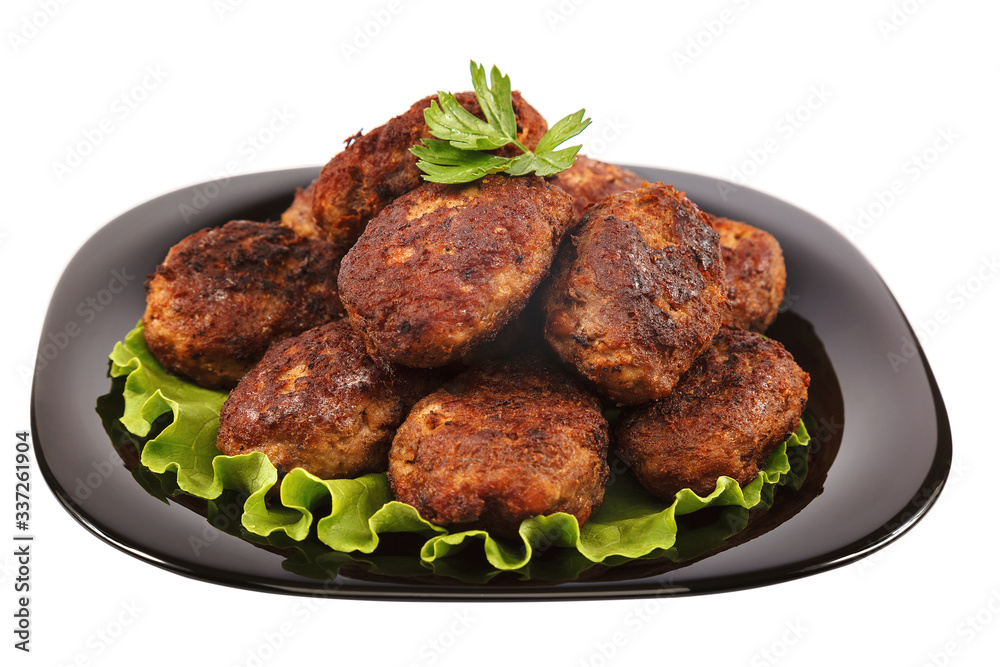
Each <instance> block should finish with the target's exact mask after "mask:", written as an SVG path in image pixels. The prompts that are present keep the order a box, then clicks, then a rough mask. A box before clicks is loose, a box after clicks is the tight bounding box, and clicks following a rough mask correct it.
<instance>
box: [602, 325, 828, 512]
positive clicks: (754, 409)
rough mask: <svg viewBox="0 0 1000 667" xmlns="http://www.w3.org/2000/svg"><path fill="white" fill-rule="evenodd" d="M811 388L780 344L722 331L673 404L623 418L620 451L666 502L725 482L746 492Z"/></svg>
mask: <svg viewBox="0 0 1000 667" xmlns="http://www.w3.org/2000/svg"><path fill="white" fill-rule="evenodd" d="M808 388H809V374H808V373H806V372H804V371H803V370H802V369H801V368H799V366H798V364H796V363H795V360H794V359H792V355H790V354H789V353H788V352H787V351H786V350H785V348H784V347H783V346H782V345H781V343H779V342H777V341H774V340H769V339H767V338H764V337H763V336H760V335H759V334H755V333H752V332H748V331H740V330H738V329H722V330H721V331H719V335H718V336H716V337H715V339H714V340H713V341H712V345H711V346H710V347H709V348H708V349H707V350H706V351H705V353H704V354H702V355H701V356H700V357H698V360H697V361H696V362H695V363H694V365H693V366H692V367H691V368H690V369H689V370H688V372H687V373H685V374H684V376H683V377H682V378H681V380H680V381H679V382H678V383H677V385H676V386H675V387H674V390H673V391H672V392H671V393H670V395H669V396H667V397H666V398H664V399H661V400H659V401H655V402H653V403H649V404H646V405H640V406H637V407H635V408H631V409H628V410H626V411H624V412H623V413H622V416H621V419H620V421H619V422H618V424H617V425H616V426H615V447H616V449H617V451H618V453H619V454H620V455H621V457H622V460H624V461H625V463H626V464H627V465H628V466H629V468H630V469H631V470H632V472H633V473H634V474H635V476H636V478H637V479H638V480H639V482H640V483H641V484H642V485H643V487H645V488H646V490H647V491H649V492H650V493H651V494H653V495H654V496H656V497H658V498H661V499H663V500H666V501H668V502H669V501H671V500H673V496H674V494H675V493H677V491H679V490H680V489H683V488H690V489H692V490H693V491H694V492H695V493H697V494H699V495H706V494H708V493H711V492H712V491H713V490H714V489H715V484H716V480H717V479H718V478H719V477H720V476H722V475H727V476H729V477H732V478H733V479H735V480H736V481H737V482H739V483H740V485H744V484H747V483H749V482H750V481H752V480H753V479H754V477H756V476H757V473H758V472H759V471H760V467H761V466H762V465H763V463H764V462H765V461H766V460H767V457H768V456H770V455H771V453H772V452H773V451H774V450H775V448H776V447H777V446H778V445H780V444H781V443H782V442H784V441H785V440H786V439H787V438H788V436H789V435H791V434H792V432H793V431H794V430H795V428H796V426H797V425H798V421H799V417H801V416H802V411H803V410H804V409H805V406H806V392H807V389H808Z"/></svg>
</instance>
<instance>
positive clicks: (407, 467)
mask: <svg viewBox="0 0 1000 667" xmlns="http://www.w3.org/2000/svg"><path fill="white" fill-rule="evenodd" d="M607 434H608V424H607V421H605V419H604V415H603V413H602V410H601V404H600V402H599V401H598V400H597V398H595V397H594V396H593V395H591V394H589V393H588V392H586V391H585V390H583V388H582V387H580V386H579V384H578V383H576V382H575V381H574V380H572V379H571V378H570V377H568V376H567V375H565V374H564V373H563V372H562V371H560V370H558V369H556V368H555V367H554V366H550V365H548V364H545V363H544V362H542V361H541V360H540V359H537V358H535V359H530V358H529V359H525V360H522V361H511V362H506V363H501V362H488V363H486V364H483V365H482V366H479V367H477V368H474V369H472V370H469V371H467V372H466V373H463V374H462V375H460V376H458V377H457V378H455V379H454V380H452V381H451V382H449V383H447V384H446V385H445V386H444V387H443V388H442V389H440V390H438V391H436V392H435V393H433V394H431V395H430V396H427V397H426V398H424V399H422V400H421V401H420V402H418V403H417V404H416V405H415V406H414V407H413V410H412V411H411V412H410V415H409V416H408V417H407V418H406V421H405V422H404V423H403V425H402V426H400V427H399V430H398V431H397V433H396V438H395V439H394V440H393V443H392V449H391V450H390V453H389V482H390V484H391V485H392V491H393V494H394V495H395V496H396V498H397V499H398V500H400V501H402V502H404V503H408V504H410V505H413V506H414V507H416V508H417V510H418V511H419V512H420V514H421V516H423V517H424V518H426V519H427V520H428V521H431V522H433V523H436V524H439V525H444V526H447V525H454V526H456V528H458V529H460V530H466V529H472V528H482V529H485V530H488V531H490V532H491V533H493V534H495V535H502V536H514V535H516V534H517V529H518V526H519V525H520V524H521V521H523V520H524V519H527V518H529V517H532V516H535V515H538V514H546V515H547V514H552V513H555V512H566V513H568V514H572V515H573V516H574V517H576V519H577V521H578V522H579V523H580V524H581V525H582V524H583V523H584V522H585V521H586V520H587V519H588V518H589V517H590V515H591V513H592V512H593V510H594V509H596V508H597V507H598V506H599V505H600V504H601V501H602V500H603V499H604V485H605V482H606V481H607V477H608V465H607V461H606V454H607V444H608V435H607Z"/></svg>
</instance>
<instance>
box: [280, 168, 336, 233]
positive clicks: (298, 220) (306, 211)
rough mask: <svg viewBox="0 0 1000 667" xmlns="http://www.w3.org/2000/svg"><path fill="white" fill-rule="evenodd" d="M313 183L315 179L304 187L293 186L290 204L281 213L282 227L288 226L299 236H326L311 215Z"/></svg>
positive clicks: (314, 183)
mask: <svg viewBox="0 0 1000 667" xmlns="http://www.w3.org/2000/svg"><path fill="white" fill-rule="evenodd" d="M315 185H316V181H313V182H312V183H310V184H309V186H308V187H307V188H305V189H302V188H295V198H294V199H292V204H291V205H290V206H289V207H288V209H287V210H285V212H284V213H282V214H281V226H282V227H288V228H289V229H291V230H292V231H294V232H295V233H296V234H298V235H299V236H304V237H305V238H308V239H322V238H325V237H326V235H325V234H324V233H323V232H322V230H320V228H319V227H318V226H317V225H316V218H314V217H313V212H312V202H313V188H314V187H315Z"/></svg>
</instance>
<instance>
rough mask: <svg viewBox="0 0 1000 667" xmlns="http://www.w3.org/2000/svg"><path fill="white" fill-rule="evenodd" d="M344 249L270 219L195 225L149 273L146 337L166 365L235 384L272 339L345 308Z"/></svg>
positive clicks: (212, 384) (213, 382)
mask: <svg viewBox="0 0 1000 667" xmlns="http://www.w3.org/2000/svg"><path fill="white" fill-rule="evenodd" d="M340 258H341V252H340V251H339V250H338V249H337V248H336V247H334V246H333V245H332V244H330V243H328V242H326V241H319V240H315V239H305V238H302V237H300V236H297V235H296V234H295V232H293V231H292V230H290V229H286V228H284V227H279V226H278V225H277V224H274V223H260V222H248V221H245V220H235V221H232V222H229V223H226V224H225V225H224V226H222V227H217V228H211V229H203V230H201V231H199V232H196V233H194V234H192V235H191V236H188V237H187V238H185V239H183V240H182V241H181V242H180V243H178V244H177V245H175V246H174V247H173V248H171V249H170V252H169V253H167V257H166V259H164V260H163V263H162V264H160V265H159V266H158V267H157V268H156V272H155V273H153V274H151V275H150V276H149V277H148V278H147V279H146V312H145V314H144V315H143V317H142V323H143V325H144V327H145V337H146V344H147V345H148V346H149V349H150V351H151V352H152V353H153V355H154V356H155V357H156V358H157V360H158V361H159V362H160V363H161V364H163V366H164V368H166V369H167V370H169V371H170V372H172V373H176V374H178V375H184V376H186V377H188V378H190V379H192V380H194V381H195V382H196V383H197V384H199V385H201V386H203V387H209V388H212V389H229V388H232V387H234V386H236V383H237V382H239V379H240V378H241V377H243V375H244V374H245V373H246V372H247V371H248V370H250V368H251V367H252V366H253V365H254V364H256V363H257V362H258V361H259V360H260V358H261V357H262V356H264V352H266V351H267V348H268V347H270V346H271V344H273V343H274V342H275V341H278V340H281V339H282V338H287V337H289V336H294V335H296V334H298V333H301V332H302V331H305V330H306V329H310V328H312V327H315V326H318V325H320V324H324V323H326V322H329V321H331V320H333V319H336V318H338V317H340V316H342V315H343V313H344V310H343V307H342V306H341V303H340V298H339V297H338V295H337V271H338V268H339V265H340Z"/></svg>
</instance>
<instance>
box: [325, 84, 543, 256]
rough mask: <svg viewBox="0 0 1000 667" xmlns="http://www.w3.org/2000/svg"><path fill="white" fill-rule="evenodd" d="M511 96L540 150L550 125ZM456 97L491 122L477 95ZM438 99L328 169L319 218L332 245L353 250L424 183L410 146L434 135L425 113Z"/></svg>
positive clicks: (354, 143) (523, 138) (522, 132)
mask: <svg viewBox="0 0 1000 667" xmlns="http://www.w3.org/2000/svg"><path fill="white" fill-rule="evenodd" d="M511 98H512V102H513V107H514V114H515V115H516V116H517V133H518V140H519V141H520V142H521V143H523V144H524V145H525V146H527V147H528V148H534V147H535V146H537V145H538V141H539V140H540V139H541V138H542V136H543V135H544V134H545V133H546V132H547V131H548V124H547V123H546V122H545V119H544V118H542V116H541V114H539V113H538V111H536V110H535V108H534V107H532V106H531V105H530V104H528V103H527V102H525V101H524V98H522V97H521V94H520V93H519V92H517V91H514V92H512V93H511ZM455 99H456V100H457V101H458V102H459V104H461V105H462V106H463V107H464V108H465V109H466V110H468V111H469V112H471V113H473V114H476V115H477V116H479V117H480V118H485V117H484V116H483V114H482V110H481V109H480V107H479V103H478V102H477V101H476V96H475V94H474V93H472V92H464V93H456V94H455ZM432 100H437V95H431V96H430V97H425V98H424V99H422V100H420V101H419V102H416V103H415V104H414V105H413V106H411V107H410V108H409V110H407V111H406V112H405V113H403V114H401V115H399V116H396V117H395V118H393V119H392V120H390V121H389V122H388V123H386V124H385V125H381V126H379V127H376V128H375V129H374V130H372V131H371V132H369V133H368V134H359V135H357V136H355V137H351V138H350V139H348V140H347V147H346V148H344V150H343V151H341V152H340V153H338V154H337V155H335V156H333V158H332V159H331V160H330V161H329V162H328V163H327V164H326V166H325V167H323V171H322V172H321V173H320V176H319V179H318V180H317V181H316V184H315V193H314V197H313V215H314V216H315V219H316V222H317V224H318V225H319V227H320V228H321V229H322V230H323V231H324V232H325V233H326V235H327V237H328V238H329V240H330V241H332V242H333V243H336V244H337V245H339V246H340V247H342V248H344V249H345V250H346V249H347V248H350V247H351V245H352V244H353V243H354V241H355V240H356V239H357V238H358V237H359V236H360V235H361V232H363V231H364V229H365V225H366V224H367V223H368V221H369V220H371V219H372V218H374V217H375V216H376V215H378V213H379V212H380V211H381V210H382V209H383V208H385V207H386V205H387V204H388V203H389V202H391V201H392V200H393V199H395V198H396V197H398V196H400V195H402V194H404V193H407V192H409V191H410V190H413V189H414V188H416V187H417V186H419V185H420V184H421V183H423V182H424V180H423V178H422V176H421V174H422V172H421V171H420V169H419V168H418V167H417V158H416V156H415V155H413V154H412V153H410V147H412V146H413V145H414V144H416V143H417V142H418V141H420V140H421V139H427V138H430V137H431V134H430V131H429V130H428V129H427V125H426V123H424V109H426V108H427V107H428V106H430V103H431V101H432ZM501 152H503V151H501Z"/></svg>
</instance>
